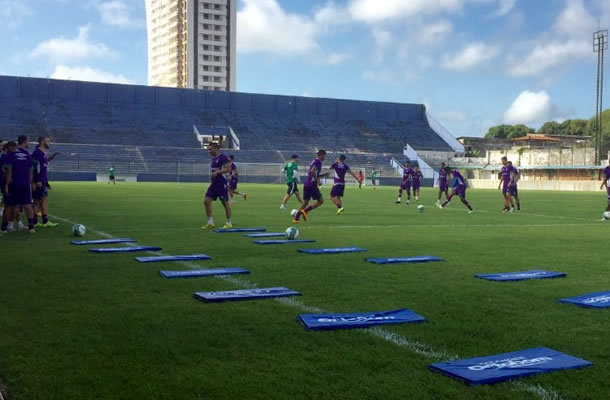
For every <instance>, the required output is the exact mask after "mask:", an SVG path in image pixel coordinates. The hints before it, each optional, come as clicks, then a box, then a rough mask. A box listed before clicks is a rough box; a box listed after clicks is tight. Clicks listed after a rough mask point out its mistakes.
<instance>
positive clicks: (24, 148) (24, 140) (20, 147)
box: [8, 135, 31, 231]
mask: <svg viewBox="0 0 610 400" xmlns="http://www.w3.org/2000/svg"><path fill="white" fill-rule="evenodd" d="M29 147H30V142H29V140H28V137H27V136H25V135H19V137H17V152H18V153H25V154H27V155H28V156H29V155H30V153H29V152H28V148H29ZM30 197H31V196H30ZM22 212H23V206H19V207H17V208H16V210H15V212H14V214H13V216H14V218H13V220H12V221H11V222H10V223H9V226H8V230H9V231H10V230H12V229H13V222H14V223H16V224H17V229H19V230H23V229H25V225H23V222H21V213H22Z"/></svg>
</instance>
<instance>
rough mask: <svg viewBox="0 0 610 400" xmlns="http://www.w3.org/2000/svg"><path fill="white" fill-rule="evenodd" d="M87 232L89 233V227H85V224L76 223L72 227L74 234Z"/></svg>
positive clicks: (83, 234)
mask: <svg viewBox="0 0 610 400" xmlns="http://www.w3.org/2000/svg"><path fill="white" fill-rule="evenodd" d="M85 233H87V228H85V225H81V224H76V225H74V226H73V227H72V234H73V235H74V236H85Z"/></svg>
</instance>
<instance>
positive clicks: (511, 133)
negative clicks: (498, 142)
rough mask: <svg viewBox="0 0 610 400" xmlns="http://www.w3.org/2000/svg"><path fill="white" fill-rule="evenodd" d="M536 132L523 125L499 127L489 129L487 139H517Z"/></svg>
mask: <svg viewBox="0 0 610 400" xmlns="http://www.w3.org/2000/svg"><path fill="white" fill-rule="evenodd" d="M534 132H536V130H535V129H534V128H530V127H529V126H525V125H522V124H519V125H498V126H493V127H491V128H489V131H487V134H486V135H485V137H486V138H487V139H515V138H519V137H523V136H525V135H527V134H528V133H534Z"/></svg>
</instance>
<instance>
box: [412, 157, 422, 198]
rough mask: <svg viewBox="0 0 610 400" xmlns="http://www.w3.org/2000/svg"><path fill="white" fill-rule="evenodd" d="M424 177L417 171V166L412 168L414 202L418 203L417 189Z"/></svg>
mask: <svg viewBox="0 0 610 400" xmlns="http://www.w3.org/2000/svg"><path fill="white" fill-rule="evenodd" d="M423 177H424V174H422V173H421V171H420V170H419V166H417V165H416V166H415V168H413V196H415V201H419V188H420V186H421V179H422V178H423Z"/></svg>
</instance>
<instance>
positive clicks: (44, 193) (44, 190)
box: [32, 186, 49, 200]
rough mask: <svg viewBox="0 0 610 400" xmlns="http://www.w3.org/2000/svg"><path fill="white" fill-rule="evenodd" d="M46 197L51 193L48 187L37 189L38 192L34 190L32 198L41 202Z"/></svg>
mask: <svg viewBox="0 0 610 400" xmlns="http://www.w3.org/2000/svg"><path fill="white" fill-rule="evenodd" d="M45 197H49V191H48V189H47V187H46V186H43V187H41V188H40V189H38V188H36V190H34V192H33V193H32V198H33V199H34V200H40V199H43V198H45Z"/></svg>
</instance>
